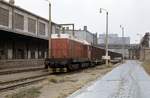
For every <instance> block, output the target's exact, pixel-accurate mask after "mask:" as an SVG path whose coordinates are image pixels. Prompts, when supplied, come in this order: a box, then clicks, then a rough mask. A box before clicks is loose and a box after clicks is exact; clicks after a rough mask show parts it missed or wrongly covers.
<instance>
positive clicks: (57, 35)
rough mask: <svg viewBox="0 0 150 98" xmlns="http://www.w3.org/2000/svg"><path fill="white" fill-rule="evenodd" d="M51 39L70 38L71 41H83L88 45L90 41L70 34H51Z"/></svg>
mask: <svg viewBox="0 0 150 98" xmlns="http://www.w3.org/2000/svg"><path fill="white" fill-rule="evenodd" d="M52 39H70V40H73V41H77V42H80V43H83V44H85V45H90V43H88V42H87V41H86V40H81V39H78V38H76V37H74V36H72V35H70V34H52Z"/></svg>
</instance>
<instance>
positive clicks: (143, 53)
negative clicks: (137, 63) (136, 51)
mask: <svg viewBox="0 0 150 98" xmlns="http://www.w3.org/2000/svg"><path fill="white" fill-rule="evenodd" d="M140 60H142V61H144V60H150V48H143V49H141V50H140Z"/></svg>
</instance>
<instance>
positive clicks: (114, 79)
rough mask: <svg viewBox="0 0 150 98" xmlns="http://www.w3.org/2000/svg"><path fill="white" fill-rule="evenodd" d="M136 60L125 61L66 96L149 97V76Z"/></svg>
mask: <svg viewBox="0 0 150 98" xmlns="http://www.w3.org/2000/svg"><path fill="white" fill-rule="evenodd" d="M140 64H141V63H140V62H138V61H127V62H126V63H125V64H122V65H120V66H119V67H117V68H115V69H114V70H112V71H111V72H110V73H108V74H107V75H105V76H104V77H103V78H102V79H98V80H97V81H95V82H93V83H92V85H90V86H88V87H84V88H82V89H81V90H79V91H77V92H75V93H74V94H72V95H71V96H69V97H68V98H150V76H149V75H148V74H147V73H146V72H145V71H144V69H143V68H142V67H141V66H140Z"/></svg>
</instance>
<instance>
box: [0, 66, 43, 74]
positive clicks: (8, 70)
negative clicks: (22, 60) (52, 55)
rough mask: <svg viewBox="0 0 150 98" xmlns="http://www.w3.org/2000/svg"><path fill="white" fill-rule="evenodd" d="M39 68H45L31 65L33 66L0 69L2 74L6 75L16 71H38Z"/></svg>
mask: <svg viewBox="0 0 150 98" xmlns="http://www.w3.org/2000/svg"><path fill="white" fill-rule="evenodd" d="M38 70H44V68H43V67H31V68H15V69H13V70H12V69H6V70H0V75H6V74H14V73H22V72H31V71H38Z"/></svg>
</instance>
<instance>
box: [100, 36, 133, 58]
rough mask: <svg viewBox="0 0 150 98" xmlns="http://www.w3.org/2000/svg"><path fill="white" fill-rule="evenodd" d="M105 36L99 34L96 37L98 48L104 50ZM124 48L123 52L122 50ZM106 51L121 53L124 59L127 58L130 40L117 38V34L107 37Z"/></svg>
mask: <svg viewBox="0 0 150 98" xmlns="http://www.w3.org/2000/svg"><path fill="white" fill-rule="evenodd" d="M105 36H106V35H105V34H100V35H99V37H98V46H99V47H102V48H105V47H106V45H105ZM123 47H124V50H123ZM108 49H109V50H110V51H113V52H117V53H123V52H124V57H125V58H129V49H130V38H129V37H123V38H122V37H119V36H118V34H109V35H108Z"/></svg>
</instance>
